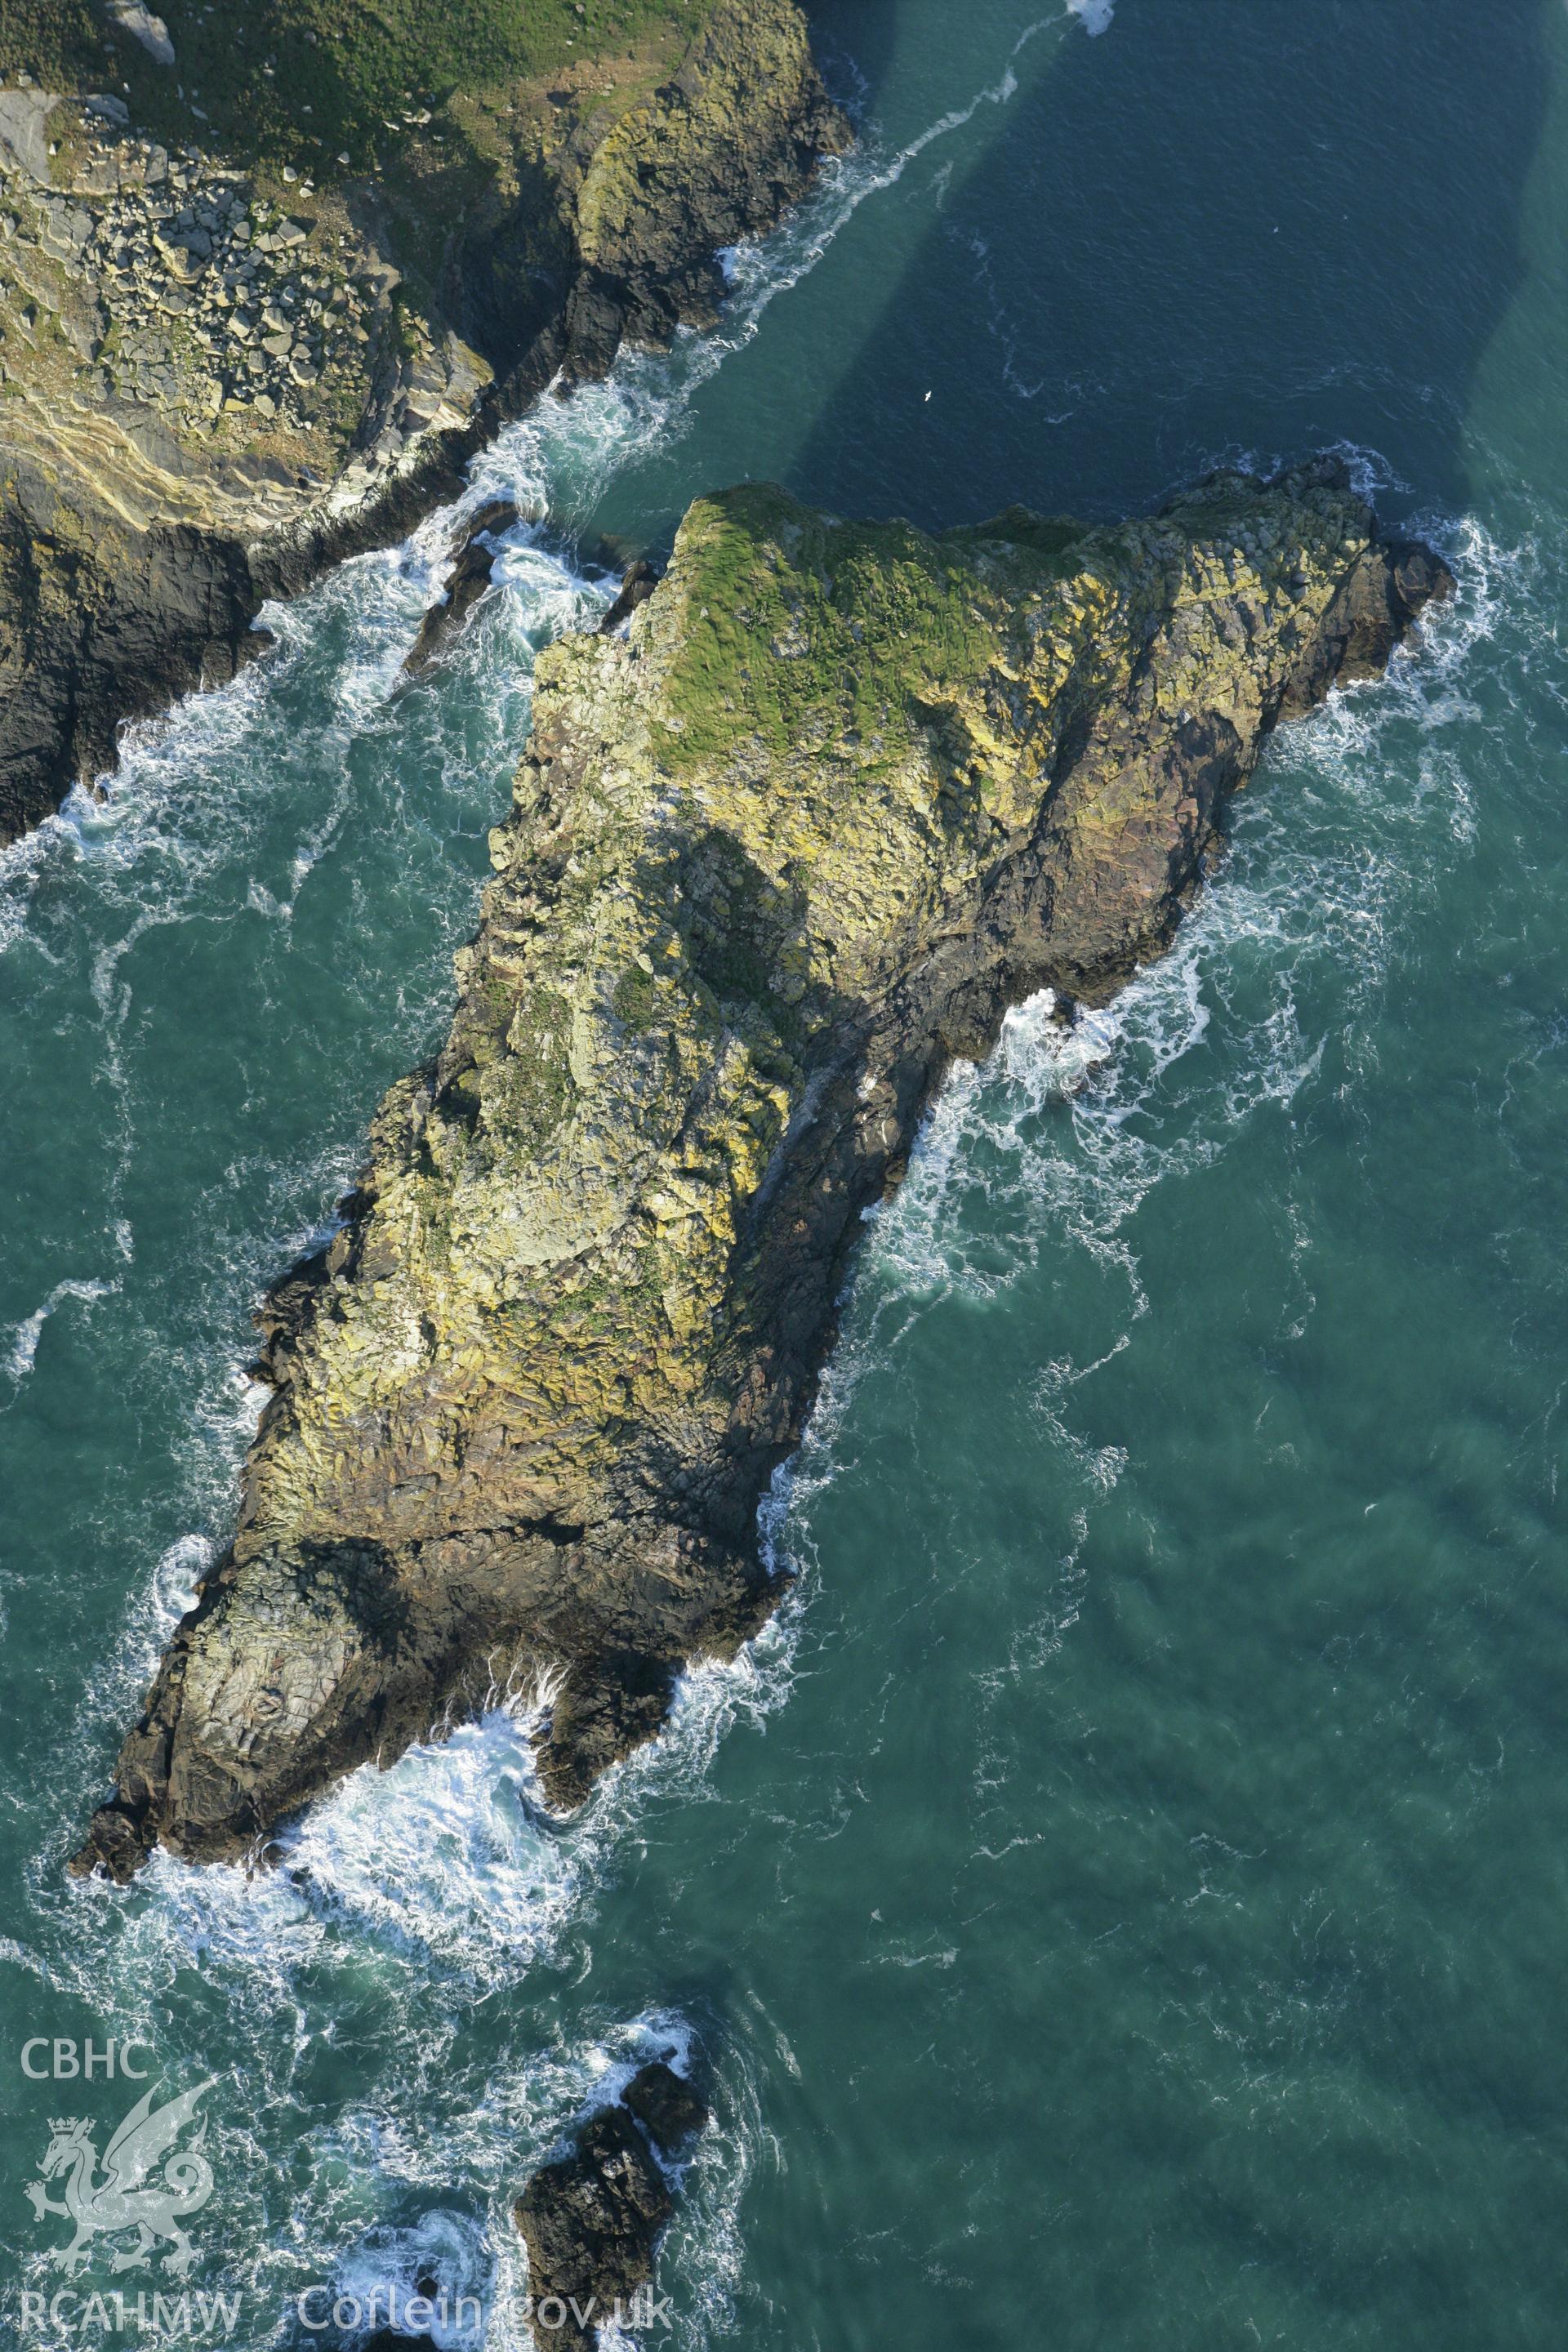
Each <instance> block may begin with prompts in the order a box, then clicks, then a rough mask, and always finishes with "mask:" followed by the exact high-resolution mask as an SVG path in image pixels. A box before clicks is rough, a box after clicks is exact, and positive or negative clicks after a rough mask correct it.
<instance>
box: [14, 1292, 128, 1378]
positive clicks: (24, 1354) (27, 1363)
mask: <svg viewBox="0 0 1568 2352" xmlns="http://www.w3.org/2000/svg"><path fill="white" fill-rule="evenodd" d="M119 1288H120V1285H119V1283H118V1282H93V1281H89V1282H80V1281H69V1282H57V1283H56V1285H55V1286H54V1288H53V1289H52V1290H51V1291H50V1293H49V1295H48V1297H47V1298H46V1299H45V1301H44V1303H43V1305H42V1306H41V1307H35V1308H34V1309H33V1312H32V1313H31V1315H27V1316H24V1317H23V1318H22V1320H21V1322H20V1323H14V1324H13V1325H12V1326H11V1352H10V1355H9V1357H8V1358H7V1359H6V1363H5V1369H6V1370H7V1371H8V1372H9V1373H10V1375H11V1378H12V1379H13V1380H14V1381H25V1380H26V1377H27V1374H28V1373H29V1372H30V1371H31V1370H32V1369H33V1365H34V1362H35V1360H36V1359H37V1353H38V1341H39V1340H40V1339H42V1338H43V1336H44V1326H45V1324H46V1323H47V1321H48V1319H49V1318H50V1316H51V1315H53V1314H55V1313H57V1312H58V1309H59V1308H60V1307H63V1306H64V1305H65V1303H66V1301H67V1299H68V1298H74V1299H77V1300H79V1302H80V1303H81V1304H82V1305H83V1306H85V1307H91V1306H93V1305H94V1304H95V1303H96V1302H97V1301H98V1300H99V1299H100V1298H110V1297H113V1296H114V1294H115V1292H116V1291H118V1289H119Z"/></svg>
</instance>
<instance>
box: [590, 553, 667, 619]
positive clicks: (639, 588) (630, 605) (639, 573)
mask: <svg viewBox="0 0 1568 2352" xmlns="http://www.w3.org/2000/svg"><path fill="white" fill-rule="evenodd" d="M658 581H659V574H658V569H657V567H656V566H655V565H654V564H651V563H650V562H648V561H647V557H646V556H639V557H638V558H637V562H635V563H629V564H628V565H627V566H626V572H625V574H624V575H623V577H622V580H621V593H620V594H619V595H618V596H617V597H616V601H615V603H614V604H612V605H611V606H610V609H609V611H608V612H607V613H606V614H605V617H604V619H603V620H602V621H601V622H600V624H599V628H600V632H601V634H602V635H605V636H606V637H608V636H613V635H614V634H615V632H616V630H617V629H618V628H619V627H620V626H621V625H622V623H623V622H625V621H629V620H630V619H631V617H632V614H634V613H635V612H636V611H637V606H638V605H639V604H647V600H648V598H649V597H650V596H651V595H652V594H653V592H654V590H655V589H656V588H657V587H658Z"/></svg>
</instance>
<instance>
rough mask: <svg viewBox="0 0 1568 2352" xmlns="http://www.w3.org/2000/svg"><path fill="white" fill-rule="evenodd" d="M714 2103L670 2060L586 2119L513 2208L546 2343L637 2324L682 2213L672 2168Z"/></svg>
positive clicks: (577, 2340)
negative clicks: (661, 2244)
mask: <svg viewBox="0 0 1568 2352" xmlns="http://www.w3.org/2000/svg"><path fill="white" fill-rule="evenodd" d="M707 2120H708V2106H707V2103H706V2101H705V2100H703V2099H702V2098H701V2097H700V2096H699V2095H698V2093H697V2092H696V2091H694V2090H693V2089H692V2087H691V2084H689V2082H687V2080H686V2079H685V2077H684V2075H681V2074H676V2072H675V2070H674V2069H673V2067H671V2066H668V2065H667V2064H666V2063H665V2062H664V2061H663V2060H662V2059H655V2060H654V2061H653V2063H651V2064H650V2065H647V2066H644V2067H641V2068H639V2070H638V2072H637V2074H634V2075H633V2077H632V2079H631V2081H630V2082H629V2083H628V2084H626V2089H625V2090H624V2091H623V2092H622V2093H621V2095H620V2097H619V2099H618V2100H616V2102H615V2104H614V2105H610V2106H606V2107H601V2108H599V2109H598V2110H597V2111H596V2113H595V2114H593V2115H591V2116H588V2117H587V2118H586V2119H585V2121H584V2122H583V2123H581V2124H579V2125H578V2126H577V2128H576V2130H575V2132H574V2134H573V2136H572V2141H571V2145H570V2147H568V2148H567V2150H566V2152H565V2154H564V2155H563V2156H560V2157H558V2158H556V2159H555V2161H554V2162H553V2163H552V2164H546V2165H542V2166H541V2168H540V2169H539V2170H538V2171H537V2172H536V2173H535V2174H534V2176H533V2178H532V2179H531V2181H530V2182H529V2184H528V2186H527V2188H526V2189H524V2190H523V2192H522V2195H521V2197H520V2198H519V2199H518V2200H517V2203H516V2205H515V2206H514V2208H513V2210H512V2219H513V2221H515V2223H516V2225H517V2228H518V2231H519V2233H520V2234H521V2238H522V2241H523V2243H524V2244H525V2245H526V2246H527V2248H528V2300H529V2306H530V2309H531V2312H532V2313H533V2314H534V2315H535V2317H536V2324H535V2326H534V2336H535V2340H536V2341H537V2342H538V2343H539V2344H540V2345H542V2346H546V2347H548V2346H552V2345H585V2344H591V2343H593V2342H594V2341H595V2340H596V2337H597V2335H598V2329H599V2326H601V2325H603V2324H606V2323H608V2322H610V2321H611V2320H613V2319H615V2318H616V2316H617V2314H618V2316H619V2318H620V2319H621V2321H623V2322H626V2323H629V2324H630V2325H632V2326H637V2322H638V2316H639V2315H638V2295H639V2291H640V2290H641V2289H643V2288H646V2287H647V2285H648V2284H649V2283H650V2282H651V2280H652V2278H653V2274H654V2256H655V2252H656V2251H657V2248H658V2240H659V2236H660V2233H661V2232H662V2231H663V2230H664V2228H665V2226H666V2224H667V2223H668V2221H669V2220H670V2218H671V2216H672V2215H673V2213H674V2211H675V2196H674V2193H673V2191H672V2189H671V2187H670V2181H669V2177H668V2169H667V2168H668V2166H669V2165H670V2163H671V2162H672V2160H673V2159H675V2158H679V2156H680V2154H681V2153H682V2151H683V2150H684V2149H686V2148H687V2147H689V2145H690V2143H691V2141H692V2140H693V2139H695V2137H696V2136H697V2134H698V2133H699V2132H700V2130H701V2129H702V2126H703V2125H704V2124H705V2123H706V2122H707Z"/></svg>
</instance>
